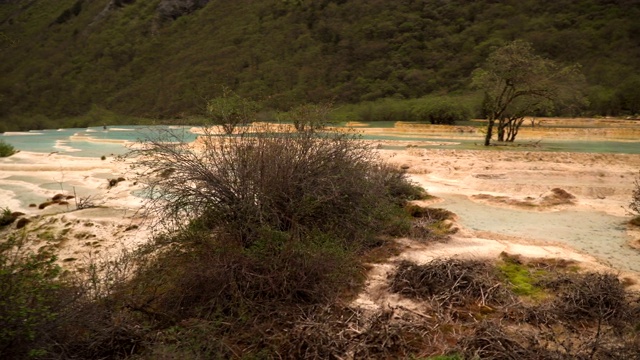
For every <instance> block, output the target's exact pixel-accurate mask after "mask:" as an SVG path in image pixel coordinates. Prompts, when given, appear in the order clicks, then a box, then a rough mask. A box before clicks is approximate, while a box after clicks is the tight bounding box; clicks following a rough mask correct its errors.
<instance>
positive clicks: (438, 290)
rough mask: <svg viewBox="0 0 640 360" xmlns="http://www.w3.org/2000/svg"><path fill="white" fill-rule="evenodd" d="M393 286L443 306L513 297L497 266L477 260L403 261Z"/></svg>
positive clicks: (391, 287)
mask: <svg viewBox="0 0 640 360" xmlns="http://www.w3.org/2000/svg"><path fill="white" fill-rule="evenodd" d="M390 290H391V291H392V292H395V293H398V294H402V295H405V296H408V297H412V298H417V299H432V300H435V301H436V302H437V303H438V304H440V305H441V306H442V305H447V304H451V305H464V304H472V303H476V304H478V303H480V304H482V305H484V304H488V303H493V304H500V303H503V302H505V301H506V300H507V299H508V298H510V292H509V291H508V290H507V289H506V288H505V287H504V285H503V284H502V283H501V282H500V280H499V279H498V277H497V275H496V273H495V269H494V267H493V266H491V265H490V264H487V263H485V262H482V261H476V260H456V259H436V260H433V261H431V262H429V263H427V264H425V265H417V264H414V263H411V262H409V261H402V262H401V263H400V264H399V265H398V269H397V271H396V272H395V273H394V274H393V275H391V276H390Z"/></svg>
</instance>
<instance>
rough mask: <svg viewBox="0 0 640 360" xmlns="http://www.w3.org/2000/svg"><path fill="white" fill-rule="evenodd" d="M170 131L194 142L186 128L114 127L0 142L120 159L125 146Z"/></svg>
mask: <svg viewBox="0 0 640 360" xmlns="http://www.w3.org/2000/svg"><path fill="white" fill-rule="evenodd" d="M166 131H171V132H172V133H174V134H175V135H176V136H178V137H180V138H181V139H183V140H184V141H193V140H195V138H196V135H195V134H193V133H191V132H189V128H187V127H178V126H171V127H169V126H153V127H148V126H146V127H145V126H114V127H107V129H106V130H105V129H104V128H102V127H94V128H83V129H58V130H35V131H29V132H9V133H4V134H0V139H2V140H4V141H5V142H7V143H9V144H11V145H13V146H14V147H15V148H16V149H18V150H22V151H33V152H41V153H51V152H58V153H62V154H65V155H71V156H80V157H99V156H102V155H111V154H113V155H120V154H123V153H125V152H127V151H128V147H127V146H128V145H130V144H132V143H135V142H137V141H138V140H144V139H148V138H154V137H157V136H162V134H163V133H164V132H166Z"/></svg>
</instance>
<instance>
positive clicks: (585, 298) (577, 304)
mask: <svg viewBox="0 0 640 360" xmlns="http://www.w3.org/2000/svg"><path fill="white" fill-rule="evenodd" d="M541 285H543V286H544V287H546V288H548V289H551V290H553V291H554V292H556V293H557V297H556V299H555V301H554V307H555V308H556V309H557V311H558V315H559V316H562V318H563V319H565V320H571V321H576V320H593V319H602V320H606V321H614V320H617V319H620V318H621V317H623V316H624V315H625V314H626V313H627V311H628V309H629V306H628V303H627V294H626V291H625V289H624V286H623V284H622V283H621V282H620V280H619V279H618V277H617V276H615V275H613V274H600V273H586V274H562V275H560V276H558V277H556V278H554V279H549V280H547V281H544V282H543V283H542V284H541Z"/></svg>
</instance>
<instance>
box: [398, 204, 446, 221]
mask: <svg viewBox="0 0 640 360" xmlns="http://www.w3.org/2000/svg"><path fill="white" fill-rule="evenodd" d="M405 209H406V211H407V213H409V215H411V216H412V217H414V218H421V219H428V220H432V221H444V220H451V219H453V217H454V216H455V214H454V213H452V212H451V211H449V210H446V209H440V208H431V207H424V206H420V205H416V204H409V205H407V206H406V207H405Z"/></svg>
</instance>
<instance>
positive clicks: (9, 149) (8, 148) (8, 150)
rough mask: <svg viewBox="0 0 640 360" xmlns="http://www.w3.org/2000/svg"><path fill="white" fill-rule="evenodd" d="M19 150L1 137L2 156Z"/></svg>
mask: <svg viewBox="0 0 640 360" xmlns="http://www.w3.org/2000/svg"><path fill="white" fill-rule="evenodd" d="M17 152H18V151H17V150H16V148H14V147H13V145H11V144H7V143H6V142H5V141H4V140H1V139H0V157H9V156H11V155H13V154H15V153H17Z"/></svg>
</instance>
